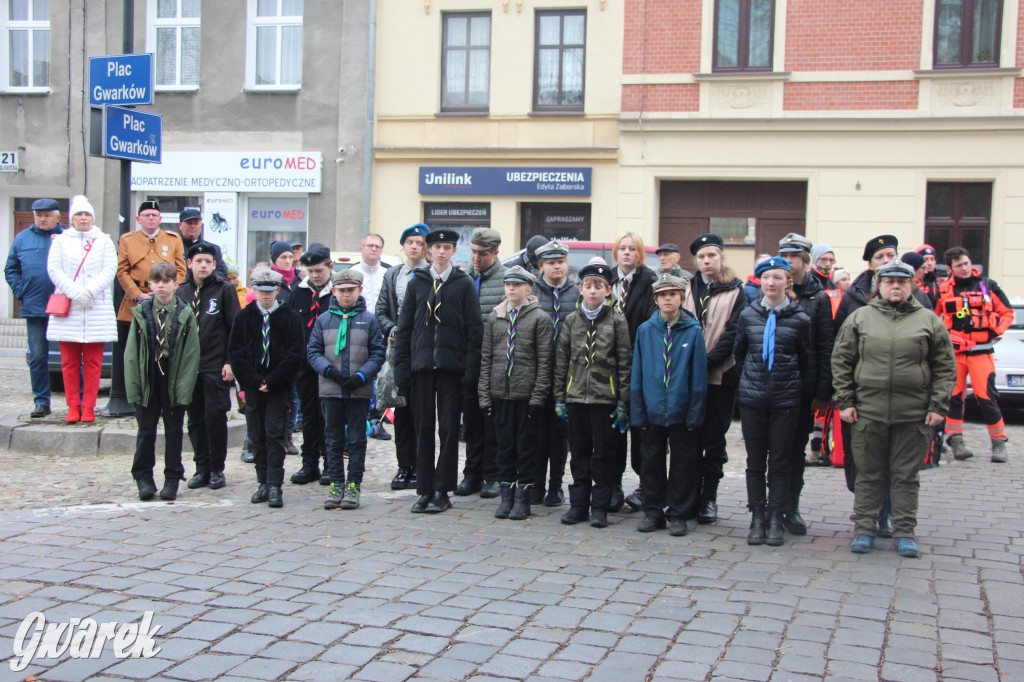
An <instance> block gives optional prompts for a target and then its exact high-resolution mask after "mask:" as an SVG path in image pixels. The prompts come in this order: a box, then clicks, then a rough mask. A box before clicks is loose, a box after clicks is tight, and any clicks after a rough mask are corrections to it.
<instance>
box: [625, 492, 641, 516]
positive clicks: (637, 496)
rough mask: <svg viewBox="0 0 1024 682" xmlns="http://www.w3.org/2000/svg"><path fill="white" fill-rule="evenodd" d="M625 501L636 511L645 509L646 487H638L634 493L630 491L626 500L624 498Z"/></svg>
mask: <svg viewBox="0 0 1024 682" xmlns="http://www.w3.org/2000/svg"><path fill="white" fill-rule="evenodd" d="M623 502H625V503H626V506H627V507H629V508H630V509H631V510H632V511H635V512H638V511H643V509H644V489H643V488H637V489H636V490H634V491H633V492H632V493H630V494H629V497H627V498H626V499H625V500H623Z"/></svg>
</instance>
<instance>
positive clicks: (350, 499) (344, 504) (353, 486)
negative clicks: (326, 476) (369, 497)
mask: <svg viewBox="0 0 1024 682" xmlns="http://www.w3.org/2000/svg"><path fill="white" fill-rule="evenodd" d="M335 485H336V484H334V483H332V484H331V487H332V488H333V487H334V486H335ZM341 508H342V509H359V484H358V483H352V482H351V481H349V483H348V484H347V485H346V486H345V496H344V497H342V498H341Z"/></svg>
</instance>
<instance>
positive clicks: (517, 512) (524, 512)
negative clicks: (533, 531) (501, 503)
mask: <svg viewBox="0 0 1024 682" xmlns="http://www.w3.org/2000/svg"><path fill="white" fill-rule="evenodd" d="M532 488H533V486H532V485H530V484H529V483H527V484H526V485H523V484H522V483H517V484H516V500H515V505H514V506H513V507H512V512H511V513H510V514H509V515H508V518H509V519H510V520H512V521H522V520H524V519H526V518H527V517H529V516H530V494H531V493H530V491H531V490H532Z"/></svg>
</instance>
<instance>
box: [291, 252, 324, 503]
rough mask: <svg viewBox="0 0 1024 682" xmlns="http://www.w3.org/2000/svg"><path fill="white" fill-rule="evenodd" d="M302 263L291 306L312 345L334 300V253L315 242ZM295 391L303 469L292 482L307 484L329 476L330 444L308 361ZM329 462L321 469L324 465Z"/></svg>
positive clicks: (297, 377) (314, 375) (315, 379)
mask: <svg viewBox="0 0 1024 682" xmlns="http://www.w3.org/2000/svg"><path fill="white" fill-rule="evenodd" d="M299 262H300V263H302V266H303V267H304V268H305V269H306V277H305V279H303V280H302V281H301V282H299V283H298V284H296V285H295V286H293V287H292V291H291V295H290V299H289V305H291V307H292V308H294V309H295V311H296V312H298V313H299V317H300V318H301V319H302V332H303V337H302V338H303V340H304V341H305V343H306V345H307V346H308V345H309V336H310V334H312V332H313V325H315V324H316V321H317V318H319V317H320V316H321V315H323V314H324V313H326V312H327V309H328V308H330V307H331V301H332V300H333V299H334V296H333V294H332V293H331V273H332V272H333V271H334V264H333V263H332V262H331V250H330V249H328V248H327V247H326V246H324V245H323V244H321V243H320V242H313V243H312V244H310V245H309V249H307V250H306V251H303V253H302V257H301V258H299ZM295 390H296V391H297V392H298V394H299V402H300V403H301V405H302V449H301V450H300V454H301V455H302V468H301V469H299V470H298V471H297V472H295V473H294V474H292V476H291V481H292V483H298V484H299V485H305V484H306V483H312V482H313V481H316V480H318V479H321V478H322V477H321V473H323V474H326V473H327V468H326V457H327V445H326V442H325V440H324V438H325V436H324V434H325V431H324V417H323V411H322V410H321V409H320V377H319V376H318V375H317V373H316V372H315V371H313V368H312V367H310V365H309V363H308V362H303V363H302V365H301V366H300V367H299V371H298V374H296V375H295ZM321 460H323V461H324V462H325V465H324V468H323V469H322V470H321V468H320V462H321Z"/></svg>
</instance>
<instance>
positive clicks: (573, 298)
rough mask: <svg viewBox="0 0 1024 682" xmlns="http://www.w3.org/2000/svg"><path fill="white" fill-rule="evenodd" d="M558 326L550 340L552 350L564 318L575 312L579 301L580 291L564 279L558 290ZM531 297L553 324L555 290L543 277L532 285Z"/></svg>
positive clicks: (572, 283)
mask: <svg viewBox="0 0 1024 682" xmlns="http://www.w3.org/2000/svg"><path fill="white" fill-rule="evenodd" d="M558 291H559V294H558V313H559V314H558V326H557V327H555V330H554V334H553V335H552V338H551V347H552V348H554V345H555V340H556V339H557V338H558V332H559V331H560V330H561V328H562V325H563V324H564V323H565V318H567V317H569V314H570V313H572V312H573V311H574V310H576V306H577V304H578V303H579V300H580V289H579V287H578V286H576V284H575V283H574V282H570V281H569V278H568V277H566V279H565V281H564V282H562V286H561V287H559V289H558ZM532 293H533V295H534V296H536V297H537V303H538V304H539V305H540V308H541V310H543V311H544V312H545V313H547V314H548V317H550V318H551V322H552V324H554V322H555V289H554V287H552V286H551V285H550V284H548V283H547V282H545V281H544V278H543V277H538V278H537V281H536V282H534V283H533V292H532Z"/></svg>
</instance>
